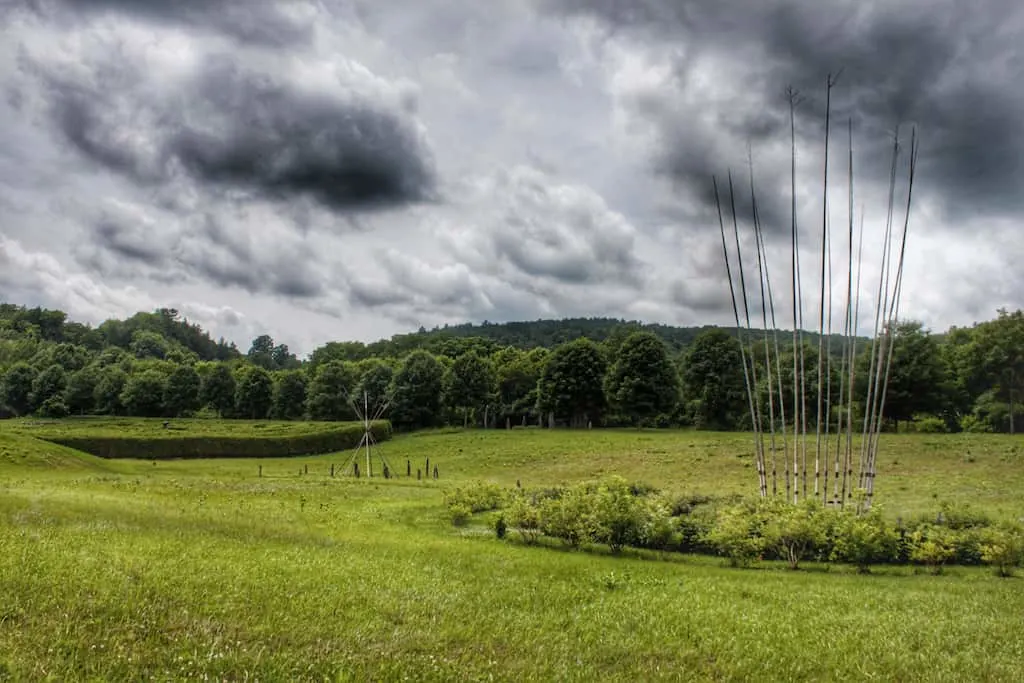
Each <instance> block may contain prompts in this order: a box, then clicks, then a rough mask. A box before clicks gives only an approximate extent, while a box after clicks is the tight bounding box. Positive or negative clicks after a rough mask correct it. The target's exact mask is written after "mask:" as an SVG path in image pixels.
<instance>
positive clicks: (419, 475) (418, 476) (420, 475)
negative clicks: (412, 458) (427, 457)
mask: <svg viewBox="0 0 1024 683" xmlns="http://www.w3.org/2000/svg"><path fill="white" fill-rule="evenodd" d="M421 479H423V470H416V481H420V480H421Z"/></svg>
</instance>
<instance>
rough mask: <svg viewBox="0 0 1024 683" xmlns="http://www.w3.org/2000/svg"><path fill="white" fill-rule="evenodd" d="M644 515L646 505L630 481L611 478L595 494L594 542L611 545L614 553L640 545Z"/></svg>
mask: <svg viewBox="0 0 1024 683" xmlns="http://www.w3.org/2000/svg"><path fill="white" fill-rule="evenodd" d="M666 514H667V513H666ZM643 516H644V506H643V505H642V503H640V499H639V498H637V496H635V495H633V491H632V488H631V487H630V485H629V484H627V483H626V480H625V479H622V478H621V477H611V478H610V479H608V480H606V481H605V482H603V483H602V484H601V485H600V486H599V487H598V490H597V493H596V494H594V508H593V522H594V525H593V533H594V540H595V541H597V542H599V543H607V544H608V546H609V547H610V548H611V550H612V552H613V553H617V552H619V551H621V550H622V548H623V547H625V546H627V545H640V542H641V540H642V533H641V527H642V525H643Z"/></svg>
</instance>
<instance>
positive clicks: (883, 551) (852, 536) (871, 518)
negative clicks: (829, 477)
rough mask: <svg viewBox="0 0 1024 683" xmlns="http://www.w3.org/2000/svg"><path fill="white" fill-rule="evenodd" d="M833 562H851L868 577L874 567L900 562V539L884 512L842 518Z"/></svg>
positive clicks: (834, 541) (837, 530) (849, 514)
mask: <svg viewBox="0 0 1024 683" xmlns="http://www.w3.org/2000/svg"><path fill="white" fill-rule="evenodd" d="M834 534H835V537H834V540H833V543H834V545H833V550H832V559H833V560H837V561H840V562H849V563H850V564H852V565H854V566H855V567H856V568H857V571H859V572H861V573H863V574H866V573H868V572H869V571H870V570H871V565H872V564H881V563H885V562H894V561H896V559H897V558H898V551H899V537H898V536H897V534H896V532H895V531H894V530H893V529H891V528H889V527H888V526H887V525H886V523H885V520H884V519H882V513H881V510H880V509H879V508H878V507H874V508H872V509H871V510H870V511H869V512H867V513H865V514H862V515H856V514H854V513H852V512H845V513H843V514H841V515H840V517H839V519H838V520H837V524H836V526H835V530H834Z"/></svg>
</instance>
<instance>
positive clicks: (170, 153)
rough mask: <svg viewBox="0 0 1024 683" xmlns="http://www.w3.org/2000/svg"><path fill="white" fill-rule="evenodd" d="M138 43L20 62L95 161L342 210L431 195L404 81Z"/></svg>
mask: <svg viewBox="0 0 1024 683" xmlns="http://www.w3.org/2000/svg"><path fill="white" fill-rule="evenodd" d="M143 37H144V36H142V35H139V36H138V37H137V42H136V41H128V40H124V39H121V40H120V41H118V42H114V41H113V40H110V41H107V40H104V39H103V38H102V37H101V38H94V39H91V40H90V41H89V43H88V45H89V49H86V50H81V51H80V52H79V51H72V52H71V53H70V54H67V55H64V56H63V57H64V58H63V59H51V58H49V57H48V55H47V54H45V53H42V54H33V55H29V56H26V57H24V64H25V65H26V68H27V69H29V70H30V71H32V72H33V73H36V74H38V76H39V78H40V80H41V81H42V82H43V83H45V85H46V87H47V90H46V96H47V100H48V101H47V104H48V109H49V111H50V113H51V115H52V117H53V121H54V124H55V126H56V127H57V128H58V130H59V131H60V132H61V133H62V134H63V136H64V138H65V139H66V140H67V142H68V143H70V144H71V145H73V147H74V148H75V149H77V150H78V151H79V152H80V153H81V154H83V155H84V156H86V157H87V158H88V159H90V160H92V161H94V162H96V163H97V164H100V165H102V166H104V167H106V168H108V169H110V170H112V171H114V172H116V173H119V174H122V175H124V176H126V177H128V178H129V179H131V180H132V181H133V182H136V183H138V184H140V185H144V186H158V185H161V184H165V183H169V182H172V181H174V180H175V179H176V178H179V177H181V176H186V177H188V178H191V179H192V180H194V181H195V182H196V183H199V184H200V185H202V186H203V187H214V188H222V189H229V190H239V191H245V192H250V193H254V194H256V195H257V196H265V197H273V198H277V199H280V200H287V199H289V198H291V197H295V196H311V197H314V198H315V199H316V200H318V201H319V202H321V203H323V204H324V205H325V206H327V207H329V208H331V209H333V210H338V211H346V210H363V209H372V208H392V207H396V206H401V205H404V204H407V203H411V202H419V201H424V200H426V199H428V198H429V197H430V196H431V194H432V192H433V191H434V185H435V172H434V168H433V159H432V152H431V150H430V148H429V144H428V142H427V141H426V135H425V131H424V130H423V128H422V126H421V125H420V124H419V123H418V122H417V121H416V120H415V94H414V93H413V92H412V91H411V90H410V89H409V88H403V87H402V85H401V84H394V83H390V82H386V81H384V80H382V79H379V78H377V77H375V76H374V75H373V74H371V73H369V72H368V71H367V70H366V69H365V68H364V67H362V66H361V65H360V64H358V63H356V62H344V63H340V64H335V65H331V67H329V68H328V67H325V66H319V67H310V66H307V65H304V64H302V63H301V62H298V61H295V60H290V62H289V63H286V64H283V65H281V66H280V67H279V68H275V69H270V68H266V69H256V68H253V67H251V66H249V64H251V63H255V64H257V65H258V64H260V62H261V60H260V59H257V58H253V57H250V59H248V60H246V59H241V58H239V57H238V56H237V55H235V54H232V53H230V52H226V51H224V50H219V49H203V48H196V47H195V46H191V45H186V47H191V48H192V49H190V50H186V51H185V52H184V54H182V53H178V52H176V51H175V48H179V47H182V45H179V44H178V42H179V41H178V40H177V38H175V37H174V36H171V37H168V38H166V39H164V40H160V41H156V42H152V43H144V42H143V40H142V39H143ZM263 61H265V60H263Z"/></svg>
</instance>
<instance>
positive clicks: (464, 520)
mask: <svg viewBox="0 0 1024 683" xmlns="http://www.w3.org/2000/svg"><path fill="white" fill-rule="evenodd" d="M448 515H449V516H450V517H451V520H452V524H453V525H454V526H466V525H467V524H469V520H470V517H472V516H473V511H472V510H470V509H469V507H468V506H466V505H463V504H462V503H456V504H454V505H449V506H448Z"/></svg>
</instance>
